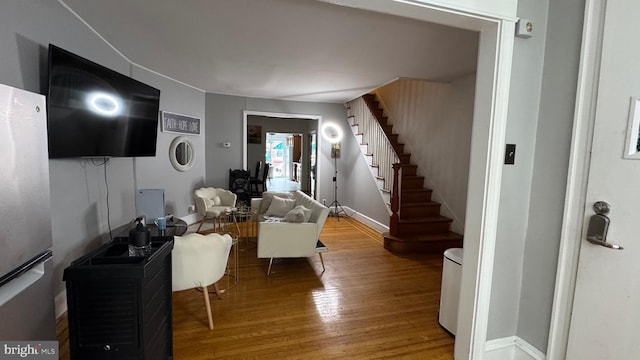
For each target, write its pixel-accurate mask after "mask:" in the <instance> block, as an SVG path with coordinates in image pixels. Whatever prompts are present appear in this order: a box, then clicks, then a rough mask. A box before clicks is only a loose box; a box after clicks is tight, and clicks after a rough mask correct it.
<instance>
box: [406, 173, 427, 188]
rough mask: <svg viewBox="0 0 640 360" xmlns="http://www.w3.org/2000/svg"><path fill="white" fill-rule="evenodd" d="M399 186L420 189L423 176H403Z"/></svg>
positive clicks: (422, 184)
mask: <svg viewBox="0 0 640 360" xmlns="http://www.w3.org/2000/svg"><path fill="white" fill-rule="evenodd" d="M400 186H402V188H403V189H421V188H422V187H423V186H424V176H403V177H402V179H401V185H400Z"/></svg>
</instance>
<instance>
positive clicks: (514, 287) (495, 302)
mask: <svg viewBox="0 0 640 360" xmlns="http://www.w3.org/2000/svg"><path fill="white" fill-rule="evenodd" d="M547 3H548V1H547V0H520V1H519V2H518V16H520V17H525V18H527V19H531V20H533V21H534V24H535V29H536V33H535V35H534V36H533V37H531V38H529V39H522V38H515V44H514V55H513V67H512V71H511V89H510V92H509V96H510V98H509V112H508V124H507V133H506V143H507V144H516V146H517V147H516V157H515V165H504V166H503V173H502V190H501V196H500V210H499V217H498V232H497V237H496V253H495V262H494V272H493V284H492V290H491V305H490V312H489V328H488V333H487V339H488V340H491V339H498V338H504V337H509V336H513V335H514V334H516V333H517V329H518V311H519V307H520V292H521V282H522V263H523V261H524V247H525V237H526V231H527V220H528V217H529V216H530V215H529V201H530V198H531V196H532V193H531V180H532V176H533V161H534V158H535V154H534V151H535V149H534V147H535V134H536V128H537V123H538V107H539V104H540V92H541V87H542V77H541V74H542V71H543V65H544V63H543V61H544V44H545V31H546V22H547ZM533 195H535V194H533ZM541 330H542V331H546V330H548V329H541ZM525 340H528V339H525Z"/></svg>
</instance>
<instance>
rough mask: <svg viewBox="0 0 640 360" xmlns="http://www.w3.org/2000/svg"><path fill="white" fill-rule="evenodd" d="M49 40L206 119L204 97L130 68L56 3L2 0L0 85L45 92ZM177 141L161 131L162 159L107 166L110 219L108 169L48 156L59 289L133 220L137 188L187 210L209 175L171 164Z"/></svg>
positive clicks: (170, 106)
mask: <svg viewBox="0 0 640 360" xmlns="http://www.w3.org/2000/svg"><path fill="white" fill-rule="evenodd" d="M49 43H53V44H56V45H58V46H60V47H62V48H64V49H67V50H69V51H71V52H74V53H76V54H78V55H80V56H83V57H86V58H89V59H90V60H93V61H96V62H98V63H100V64H102V65H104V66H107V67H109V68H111V69H113V70H116V71H118V72H121V73H123V74H125V75H129V76H132V77H134V78H137V79H138V80H141V81H143V82H147V83H149V84H151V85H152V86H155V87H157V88H159V89H160V91H161V100H160V101H161V109H162V110H170V111H173V112H182V113H186V114H192V115H195V116H200V117H204V94H202V93H201V92H198V91H195V90H193V89H191V88H188V87H185V86H183V85H179V84H176V83H175V82H173V81H171V80H167V79H165V78H163V77H160V76H157V75H155V74H152V73H149V72H147V71H146V70H144V69H140V68H137V67H135V66H132V65H131V64H130V63H129V62H128V61H127V60H125V59H124V58H123V57H122V56H121V55H119V54H118V53H117V52H116V51H114V50H113V49H112V48H110V47H109V46H108V45H107V44H105V43H104V41H102V40H101V39H100V37H98V36H97V35H96V34H95V33H93V32H92V31H91V30H90V29H88V28H87V27H86V25H85V24H83V23H82V22H81V21H79V20H78V19H77V18H76V17H75V16H74V15H72V14H71V13H69V12H68V10H66V9H65V8H64V7H62V6H61V5H60V3H58V2H57V1H48V0H5V1H2V3H1V4H0V54H2V55H1V56H0V82H1V83H4V84H7V85H11V86H15V87H18V88H22V89H25V90H29V91H33V92H41V89H44V87H45V86H43V85H44V84H46V78H45V76H46V68H47V47H48V44H49ZM172 138H173V136H172V135H169V134H164V133H159V134H158V146H157V157H156V158H144V159H143V158H138V159H135V160H134V159H132V158H113V159H111V160H110V161H109V162H108V163H107V165H106V172H107V174H106V175H107V184H108V187H109V188H108V190H109V199H108V200H109V201H108V204H109V211H108V213H109V215H110V221H108V220H107V188H106V186H107V184H106V183H105V178H104V176H105V173H104V171H105V167H104V166H100V165H94V164H93V163H92V162H91V160H87V159H84V160H81V159H63V160H50V161H49V168H50V179H49V181H50V185H51V217H52V236H53V261H54V279H55V283H54V286H55V288H54V291H55V292H56V294H57V293H59V292H60V291H62V290H63V288H64V283H63V282H62V271H63V269H64V268H65V267H67V266H68V265H69V263H70V262H71V261H72V260H74V259H76V258H77V257H79V256H81V255H83V254H85V253H86V252H88V251H90V250H92V249H94V248H95V247H96V246H98V245H99V244H100V243H102V242H104V241H106V240H108V231H109V224H110V226H111V228H112V229H115V228H117V227H119V226H121V225H123V224H125V223H128V222H129V221H131V220H132V219H133V218H134V217H135V191H136V189H137V188H147V187H153V188H165V194H166V200H167V204H168V205H169V208H168V210H170V211H172V212H173V213H174V214H175V215H177V216H184V215H186V214H187V209H186V206H187V204H188V203H191V200H190V199H189V198H190V197H191V196H192V195H191V194H192V190H191V189H190V187H192V184H193V183H197V182H199V181H200V182H201V181H202V179H203V178H204V158H203V159H202V161H201V162H198V163H197V164H196V166H195V167H194V168H193V169H192V170H191V171H189V172H187V173H183V174H177V172H176V171H175V170H173V168H171V167H170V166H168V165H167V164H168V160H167V159H168V158H167V156H168V155H167V154H168V143H169V141H170V139H172ZM194 142H195V147H196V151H198V149H202V148H203V147H204V145H203V144H204V137H199V138H198V139H194ZM200 155H202V154H200ZM105 235H107V236H106V237H105Z"/></svg>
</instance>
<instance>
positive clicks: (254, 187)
mask: <svg viewBox="0 0 640 360" xmlns="http://www.w3.org/2000/svg"><path fill="white" fill-rule="evenodd" d="M267 176H269V163H265V164H264V167H263V168H262V179H255V181H254V180H253V179H251V195H252V196H253V195H255V196H260V195H261V194H262V193H263V192H265V191H267ZM256 177H257V176H256ZM259 186H261V187H262V190H260V189H259Z"/></svg>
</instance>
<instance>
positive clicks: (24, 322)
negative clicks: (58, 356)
mask: <svg viewBox="0 0 640 360" xmlns="http://www.w3.org/2000/svg"><path fill="white" fill-rule="evenodd" d="M51 247H52V241H51V206H50V198H49V160H48V148H47V117H46V105H45V97H44V96H42V95H40V94H35V93H32V92H28V91H24V90H21V89H17V88H13V87H10V86H6V85H2V84H0V340H7V341H14V340H43V341H44V340H46V341H52V340H56V333H55V310H54V300H53V299H54V297H53V277H52V273H53V266H52V259H51Z"/></svg>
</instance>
